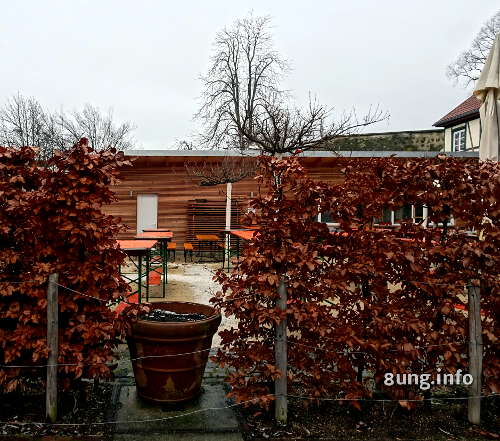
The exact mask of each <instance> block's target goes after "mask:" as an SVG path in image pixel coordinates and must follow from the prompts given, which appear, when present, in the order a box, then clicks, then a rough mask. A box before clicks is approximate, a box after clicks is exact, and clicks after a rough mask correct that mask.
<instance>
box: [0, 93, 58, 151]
mask: <svg viewBox="0 0 500 441" xmlns="http://www.w3.org/2000/svg"><path fill="white" fill-rule="evenodd" d="M61 143H62V135H61V128H60V126H59V125H58V123H57V120H56V118H55V117H54V116H53V115H51V114H50V113H48V112H47V111H45V109H43V108H42V106H41V105H40V103H39V102H38V101H37V100H36V99H34V98H25V97H23V96H22V95H20V94H17V95H14V96H12V97H11V98H9V99H8V100H7V102H6V104H5V105H4V107H3V108H0V145H7V146H11V147H22V146H34V147H38V148H39V159H41V160H47V159H48V158H49V157H50V156H52V154H53V152H54V149H57V148H58V147H59V146H60V145H61Z"/></svg>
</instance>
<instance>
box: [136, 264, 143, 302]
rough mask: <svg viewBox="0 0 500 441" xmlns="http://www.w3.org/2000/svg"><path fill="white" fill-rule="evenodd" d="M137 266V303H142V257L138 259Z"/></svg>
mask: <svg viewBox="0 0 500 441" xmlns="http://www.w3.org/2000/svg"><path fill="white" fill-rule="evenodd" d="M138 260H139V265H138V266H137V271H138V272H139V273H138V275H137V303H141V302H142V297H141V294H142V256H141V255H139V257H138Z"/></svg>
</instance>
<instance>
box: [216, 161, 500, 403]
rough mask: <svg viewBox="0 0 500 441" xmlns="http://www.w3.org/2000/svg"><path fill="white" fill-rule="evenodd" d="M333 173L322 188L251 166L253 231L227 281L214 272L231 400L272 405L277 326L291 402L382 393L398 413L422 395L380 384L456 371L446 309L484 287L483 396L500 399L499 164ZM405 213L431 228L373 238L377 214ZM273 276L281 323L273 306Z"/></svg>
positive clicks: (453, 330) (453, 328)
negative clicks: (323, 216)
mask: <svg viewBox="0 0 500 441" xmlns="http://www.w3.org/2000/svg"><path fill="white" fill-rule="evenodd" d="M336 166H338V167H339V169H340V170H341V171H342V174H343V175H344V181H343V183H341V184H338V185H331V184H327V183H322V182H317V181H313V180H311V179H310V178H308V176H307V174H306V171H305V170H304V168H303V167H302V166H301V165H300V161H299V159H297V158H295V157H292V158H287V159H282V160H279V159H276V158H263V159H262V169H261V173H260V175H259V176H258V178H257V179H258V180H259V181H260V183H261V185H262V188H267V190H266V191H264V192H263V194H261V195H259V196H258V197H257V198H256V199H255V200H253V201H252V203H251V205H252V208H253V209H254V212H253V213H250V214H249V215H248V219H246V222H253V223H256V224H258V225H261V227H262V228H261V229H260V230H259V233H258V234H257V235H256V236H255V237H254V238H253V240H251V241H249V243H248V244H247V247H246V249H245V252H244V254H243V256H242V258H241V260H240V263H239V264H238V265H237V266H236V267H235V268H234V269H233V270H232V272H231V273H229V274H225V273H224V272H222V271H220V272H218V274H217V275H216V280H217V281H218V282H220V283H221V285H222V289H221V291H220V292H218V293H217V294H216V295H215V296H214V298H213V299H212V302H213V303H214V304H215V305H216V306H217V307H220V308H221V309H222V310H223V311H224V312H225V314H227V315H234V316H235V317H236V318H237V320H238V325H237V326H235V327H233V328H232V329H228V330H225V331H222V332H221V336H222V349H220V350H219V351H218V353H217V355H216V357H215V360H217V361H218V362H219V363H220V364H221V365H222V366H227V367H230V368H232V369H230V371H229V372H230V374H229V376H228V379H227V380H228V381H229V383H230V384H231V386H232V392H231V394H232V395H233V396H234V397H235V398H236V399H237V400H239V401H243V400H250V399H255V398H258V397H261V398H260V400H259V402H260V404H261V405H263V406H268V405H269V403H270V402H271V401H272V400H273V398H272V396H271V397H270V396H266V395H267V394H270V393H271V394H272V392H273V386H272V384H273V380H274V379H275V378H276V377H277V376H279V375H281V374H282V373H281V372H279V371H278V370H277V368H276V366H275V359H274V341H275V326H276V324H277V323H278V322H280V320H281V319H282V318H283V317H284V316H285V315H286V317H287V320H288V363H289V370H288V380H289V391H290V392H289V393H290V394H291V395H293V394H296V395H306V396H309V397H318V398H320V397H343V398H347V399H352V400H355V399H356V398H367V397H371V396H373V393H374V391H379V392H381V393H384V394H386V396H388V397H390V398H392V399H396V400H400V403H401V404H402V405H404V406H407V407H411V406H412V405H414V403H413V402H409V401H405V400H409V399H420V397H422V396H423V392H422V391H421V390H419V389H418V388H416V387H408V386H397V385H395V386H392V387H385V386H384V385H383V375H384V373H386V372H392V373H404V372H408V373H417V374H419V373H431V374H435V373H436V372H437V369H438V368H440V369H442V371H441V372H442V373H445V372H450V373H454V372H455V371H456V370H457V369H459V368H460V369H464V370H467V344H466V343H464V342H466V341H467V338H468V336H467V334H468V325H467V317H466V313H465V312H464V311H463V310H460V309H458V308H457V306H460V305H462V306H463V307H464V308H465V309H466V308H467V304H466V303H467V294H466V289H465V286H466V285H469V284H480V286H481V296H482V299H481V302H482V304H481V305H482V309H483V313H484V315H483V320H482V327H483V339H484V340H483V341H484V363H483V366H484V369H483V376H484V378H483V381H484V391H485V393H488V392H496V393H498V392H500V382H499V378H500V345H499V344H498V343H499V341H498V340H499V331H498V329H499V324H500V323H499V318H500V287H499V280H500V278H499V277H500V231H499V225H500V222H499V221H500V206H499V200H500V171H499V167H498V164H497V163H489V162H487V163H480V162H478V161H476V160H463V159H454V158H450V157H444V156H440V157H437V158H432V159H411V160H407V159H400V158H373V159H366V160H361V159H343V158H338V159H337V160H336ZM405 204H415V205H426V206H428V207H429V212H430V215H429V216H430V221H432V223H433V224H434V225H439V228H424V226H423V224H422V223H420V224H413V223H411V222H402V224H401V226H400V228H398V229H395V230H388V231H381V230H380V229H374V228H373V219H374V218H377V217H380V214H381V212H382V210H383V209H384V208H385V207H388V208H391V209H396V208H398V207H402V206H403V205H405ZM318 212H331V216H332V218H333V220H334V221H335V222H338V223H340V227H341V229H342V230H343V231H344V233H343V234H342V233H336V234H331V233H330V232H329V230H328V228H327V226H326V225H325V224H323V223H318V222H316V221H315V217H316V215H317V214H318ZM451 217H452V218H453V221H454V224H455V226H456V227H455V228H452V227H451V226H450V222H449V220H450V218H451ZM485 217H487V218H488V219H489V221H486V222H485ZM458 226H460V228H458ZM461 229H464V230H475V231H477V232H482V237H483V238H484V240H477V239H474V238H471V237H469V236H468V235H466V234H464V232H463V231H461ZM284 276H285V277H286V281H287V287H288V299H289V300H288V307H287V310H286V312H285V313H282V312H280V311H279V310H278V309H277V308H276V307H275V304H276V299H277V297H278V295H277V287H278V284H279V280H280V278H282V277H284ZM362 372H364V375H362V374H361V373H362ZM352 404H354V405H355V406H358V407H359V406H360V404H359V401H352Z"/></svg>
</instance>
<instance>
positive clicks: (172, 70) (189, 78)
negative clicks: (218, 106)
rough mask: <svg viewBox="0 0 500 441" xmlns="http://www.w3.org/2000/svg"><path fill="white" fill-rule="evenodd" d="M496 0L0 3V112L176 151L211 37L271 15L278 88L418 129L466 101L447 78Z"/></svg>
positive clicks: (390, 125) (388, 126)
mask: <svg viewBox="0 0 500 441" xmlns="http://www.w3.org/2000/svg"><path fill="white" fill-rule="evenodd" d="M498 7H499V5H498V0H480V1H477V0H476V1H472V0H433V1H428V0H420V1H418V2H409V1H401V0H398V1H396V0H355V1H346V0H343V1H340V0H316V1H309V2H308V1H303V0H300V1H296V0H283V1H282V0H279V1H277V0H274V1H272V2H271V1H269V0H267V1H260V0H254V1H235V0H213V1H211V2H207V1H190V0H183V1H168V0H163V1H154V0H142V1H137V0H135V1H128V0H87V1H83V0H81V1H80V0H64V1H62V0H61V1H51V0H23V1H12V0H0V26H1V33H0V55H1V56H0V60H1V61H0V103H3V102H4V101H5V100H6V99H7V98H8V97H9V96H11V95H13V94H15V93H17V92H20V93H21V94H23V95H27V96H34V97H36V98H37V99H38V100H39V101H40V102H41V103H42V104H43V105H44V106H46V107H48V108H49V109H53V110H57V109H61V108H62V109H66V110H73V109H78V108H81V107H82V106H83V105H84V104H85V103H91V104H93V105H97V106H99V107H100V108H101V109H102V110H107V109H109V108H112V109H113V111H114V115H115V119H117V120H129V121H131V122H133V123H135V124H136V125H137V130H136V133H135V137H136V139H137V141H138V145H139V146H141V147H143V148H147V149H161V148H172V147H173V144H174V142H175V140H176V139H180V138H185V137H188V136H189V135H190V133H192V132H193V131H194V130H195V123H194V122H193V119H192V118H193V114H194V113H195V112H196V110H197V107H198V99H197V97H198V96H199V93H200V90H201V83H200V81H199V79H198V78H199V76H200V74H202V73H204V71H205V70H206V68H207V66H208V61H209V56H210V50H211V44H212V41H213V40H214V37H215V34H216V33H217V31H219V30H220V29H222V28H223V27H224V26H225V25H229V24H231V23H232V22H233V20H234V19H236V18H238V17H243V16H245V15H246V14H247V13H248V12H249V11H251V10H253V13H254V14H255V15H270V16H271V17H272V21H273V26H274V29H273V33H274V37H275V43H276V48H277V50H279V51H280V53H281V54H282V56H284V57H285V58H287V59H289V60H290V61H291V64H292V68H293V70H292V71H291V72H290V75H289V76H288V78H287V80H286V82H285V86H286V88H289V89H291V90H292V91H293V93H294V96H295V97H296V99H297V100H298V101H299V102H300V101H302V100H305V99H306V98H307V95H308V93H309V92H312V93H314V94H316V95H317V96H318V98H319V100H320V101H321V102H322V103H325V104H328V105H329V106H334V107H335V108H336V109H338V110H339V111H341V110H343V109H350V108H352V107H353V106H354V107H356V108H357V109H358V110H359V111H361V112H362V111H363V110H366V109H367V108H368V106H369V105H370V104H375V105H376V104H379V105H380V106H381V107H382V108H383V109H385V110H387V111H388V112H390V114H391V119H390V121H389V122H384V123H380V124H378V125H377V126H372V127H371V128H370V129H369V131H387V130H405V129H426V128H430V127H431V126H432V124H433V123H434V122H435V121H436V120H438V119H439V118H440V117H441V116H443V115H444V114H445V113H447V112H448V111H449V110H451V108H452V107H454V106H455V105H457V104H458V103H459V102H460V101H461V100H462V99H464V98H466V97H467V96H468V94H469V93H470V89H469V90H466V89H464V88H463V87H461V86H454V85H453V83H452V82H450V81H449V80H448V79H447V78H446V76H445V70H446V66H447V65H448V64H449V63H450V62H451V61H452V60H453V59H454V58H455V57H456V56H457V55H458V53H459V52H460V51H461V50H464V49H466V48H467V47H468V46H469V44H470V42H471V40H472V38H473V37H474V35H475V34H476V33H477V32H478V31H479V28H480V27H481V25H482V24H483V22H484V21H486V20H487V19H488V18H490V17H491V16H492V15H493V14H494V13H495V12H496V10H497V9H498Z"/></svg>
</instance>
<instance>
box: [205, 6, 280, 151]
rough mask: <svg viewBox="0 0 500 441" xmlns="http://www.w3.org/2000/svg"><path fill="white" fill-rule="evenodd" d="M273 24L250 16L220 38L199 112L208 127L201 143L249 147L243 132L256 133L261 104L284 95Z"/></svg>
mask: <svg viewBox="0 0 500 441" xmlns="http://www.w3.org/2000/svg"><path fill="white" fill-rule="evenodd" d="M269 20H270V19H269V17H254V16H252V15H250V16H248V17H246V18H244V19H242V20H237V21H236V22H235V23H234V25H233V26H232V27H229V28H225V29H223V30H222V31H221V32H219V33H218V34H217V37H216V40H215V43H214V55H213V57H212V63H211V66H210V68H209V70H208V73H207V75H205V76H203V77H202V81H203V86H204V90H203V93H202V105H201V108H200V110H199V111H198V113H197V114H196V117H197V118H198V119H200V120H201V121H202V122H203V123H204V126H205V128H206V129H205V131H204V133H203V134H202V136H201V144H202V145H206V146H209V147H211V148H240V149H244V148H246V147H247V140H246V139H245V138H244V137H243V136H242V134H241V131H240V130H239V128H240V127H243V128H244V129H245V132H248V133H253V131H254V124H255V116H256V112H257V109H258V106H259V105H260V104H262V103H263V102H264V101H265V100H266V99H267V97H268V96H269V95H270V94H279V93H282V92H281V91H280V90H279V80H280V78H281V75H282V74H283V72H284V71H285V70H286V69H287V63H286V61H285V60H283V59H282V58H280V56H279V55H278V54H277V53H276V51H275V50H274V49H273V44H272V38H271V34H270V32H269Z"/></svg>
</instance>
